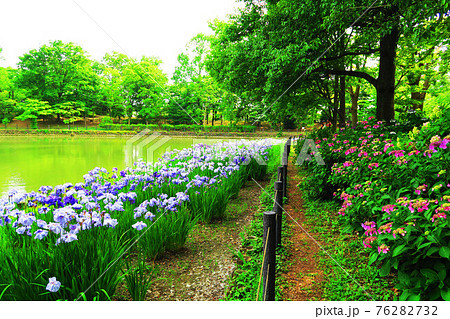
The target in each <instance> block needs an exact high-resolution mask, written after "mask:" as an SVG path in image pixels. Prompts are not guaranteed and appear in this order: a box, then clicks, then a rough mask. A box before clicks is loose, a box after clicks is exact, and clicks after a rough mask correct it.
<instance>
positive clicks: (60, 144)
mask: <svg viewBox="0 0 450 319" xmlns="http://www.w3.org/2000/svg"><path fill="white" fill-rule="evenodd" d="M224 140H229V139H206V138H196V137H189V138H188V137H183V138H181V137H171V136H162V135H159V134H153V135H146V136H144V135H142V136H139V135H137V136H134V137H131V138H130V137H91V136H89V137H85V136H67V137H65V136H57V137H55V136H0V172H1V175H0V197H3V196H5V195H7V193H8V192H9V191H11V190H13V189H15V190H18V191H20V192H30V191H37V190H38V188H39V187H40V186H42V185H50V186H55V185H59V184H63V183H67V182H70V183H77V182H83V181H84V180H83V175H84V174H86V173H87V172H88V171H90V170H92V169H94V168H95V167H104V168H106V169H108V170H109V171H110V170H111V169H112V168H113V167H117V168H118V169H124V168H125V167H127V166H132V164H133V163H134V162H135V161H137V160H138V159H143V160H145V161H154V160H157V159H158V158H159V157H160V156H161V155H162V154H163V153H164V152H166V151H170V150H173V149H183V148H186V147H190V146H191V145H192V144H198V143H204V144H214V143H217V142H219V141H224Z"/></svg>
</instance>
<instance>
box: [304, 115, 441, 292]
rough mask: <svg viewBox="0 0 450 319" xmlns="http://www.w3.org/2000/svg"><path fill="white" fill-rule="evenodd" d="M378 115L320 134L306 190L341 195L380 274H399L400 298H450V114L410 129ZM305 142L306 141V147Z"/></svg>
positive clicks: (345, 219) (350, 227) (346, 218)
mask: <svg viewBox="0 0 450 319" xmlns="http://www.w3.org/2000/svg"><path fill="white" fill-rule="evenodd" d="M402 131H404V130H403V127H402V129H397V126H395V125H391V126H385V125H383V123H381V122H376V121H375V120H374V119H373V118H370V119H369V120H368V121H363V122H361V123H360V124H359V125H358V126H357V127H355V128H347V129H341V131H340V132H338V133H336V134H330V135H329V136H328V137H325V136H323V132H321V133H320V134H322V136H321V137H320V138H318V136H317V133H313V134H312V136H311V137H312V138H314V139H315V141H316V146H317V148H318V150H319V151H320V154H321V156H322V157H323V159H324V161H325V163H326V165H322V166H320V165H316V163H315V159H314V158H313V157H312V159H311V161H309V162H308V163H307V164H306V166H307V169H308V170H309V171H310V173H311V175H310V176H309V178H308V181H307V182H306V184H305V185H306V186H305V190H307V191H309V193H310V195H311V196H319V197H322V198H330V197H332V196H334V198H336V199H337V200H339V201H340V202H341V204H342V206H341V209H340V210H339V212H338V214H339V215H340V219H341V221H342V224H343V226H344V227H345V229H346V230H347V231H353V232H355V231H356V232H358V233H359V234H360V235H361V236H362V238H361V241H362V244H363V245H364V246H365V247H366V248H367V249H368V252H369V254H370V257H369V263H371V264H372V263H373V264H375V265H378V266H379V267H380V271H379V274H380V276H386V275H388V274H389V273H391V272H392V271H393V270H395V271H397V274H398V279H399V284H398V286H397V288H398V289H400V290H401V291H402V293H401V295H400V298H399V299H400V300H439V299H444V300H450V277H449V276H447V272H448V269H450V246H449V245H450V228H449V218H447V216H448V215H449V213H450V111H447V113H446V114H445V115H444V116H443V117H442V118H441V119H439V120H437V121H435V122H434V123H425V124H424V125H423V126H421V127H415V128H414V129H413V130H411V131H410V132H405V133H402ZM299 147H301V143H300V144H299Z"/></svg>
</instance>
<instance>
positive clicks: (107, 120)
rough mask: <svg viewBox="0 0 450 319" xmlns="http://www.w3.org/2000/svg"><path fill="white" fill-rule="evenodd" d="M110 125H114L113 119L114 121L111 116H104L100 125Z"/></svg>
mask: <svg viewBox="0 0 450 319" xmlns="http://www.w3.org/2000/svg"><path fill="white" fill-rule="evenodd" d="M110 125H113V121H112V119H111V117H109V116H104V117H102V120H101V121H100V124H99V125H98V126H100V127H106V126H110Z"/></svg>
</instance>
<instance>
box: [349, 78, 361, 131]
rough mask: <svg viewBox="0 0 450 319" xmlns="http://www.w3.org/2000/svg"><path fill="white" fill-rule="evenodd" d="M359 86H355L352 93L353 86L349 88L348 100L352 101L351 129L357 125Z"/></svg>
mask: <svg viewBox="0 0 450 319" xmlns="http://www.w3.org/2000/svg"><path fill="white" fill-rule="evenodd" d="M360 88H361V86H360V85H357V86H356V89H355V91H353V86H350V87H349V93H350V98H351V99H352V107H351V109H350V113H351V114H352V127H355V126H356V124H357V123H358V99H359V90H360Z"/></svg>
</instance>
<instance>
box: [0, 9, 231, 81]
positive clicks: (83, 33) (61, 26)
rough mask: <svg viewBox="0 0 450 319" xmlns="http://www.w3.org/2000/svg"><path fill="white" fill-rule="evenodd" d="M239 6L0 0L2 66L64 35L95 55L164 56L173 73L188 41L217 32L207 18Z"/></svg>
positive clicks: (166, 69)
mask: <svg viewBox="0 0 450 319" xmlns="http://www.w3.org/2000/svg"><path fill="white" fill-rule="evenodd" d="M77 4H78V5H79V6H78V5H77ZM237 6H238V4H237V3H236V2H235V0H0V12H1V13H0V48H2V49H3V51H2V52H1V53H0V66H3V67H7V66H11V67H16V64H17V63H18V62H19V56H22V55H23V54H25V53H27V52H29V51H30V50H32V49H38V48H39V47H40V46H42V45H44V44H48V43H49V42H50V41H53V40H62V41H64V42H74V43H76V44H78V45H79V46H81V47H82V48H83V49H84V50H85V51H86V52H87V53H88V54H89V55H90V56H91V58H92V59H95V60H101V58H102V57H103V56H104V55H105V53H106V52H112V51H118V52H123V53H125V54H127V55H129V56H131V57H133V58H140V57H141V56H142V55H146V56H156V57H159V58H160V59H161V60H162V61H163V65H162V69H163V71H164V72H165V73H166V74H167V75H168V76H169V78H170V77H171V76H172V73H173V70H174V68H175V66H176V64H177V60H176V58H177V56H178V54H179V53H181V52H183V51H184V48H185V45H186V44H187V42H188V41H189V40H190V39H191V38H192V37H193V36H195V35H196V34H197V33H200V32H203V33H212V31H211V30H210V29H209V28H208V21H212V20H213V19H215V18H219V19H221V20H224V19H226V17H227V15H228V14H232V13H234V11H235V9H234V8H235V7H237ZM80 7H81V8H82V9H81V8H80ZM83 10H84V11H86V12H87V14H88V15H89V16H90V17H92V19H93V20H95V22H96V23H97V24H98V25H100V27H101V28H100V27H99V26H98V25H96V23H95V22H93V21H92V20H91V19H90V18H89V16H88V15H87V14H86V13H85V12H83ZM102 29H103V30H104V31H106V33H107V34H108V35H109V36H108V35H107V34H105V32H104V31H102ZM111 38H112V39H111ZM115 42H116V43H117V44H116V43H115ZM118 45H119V46H120V47H121V48H122V49H123V51H122V50H121V48H120V47H119V46H118ZM124 51H125V52H124Z"/></svg>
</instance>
